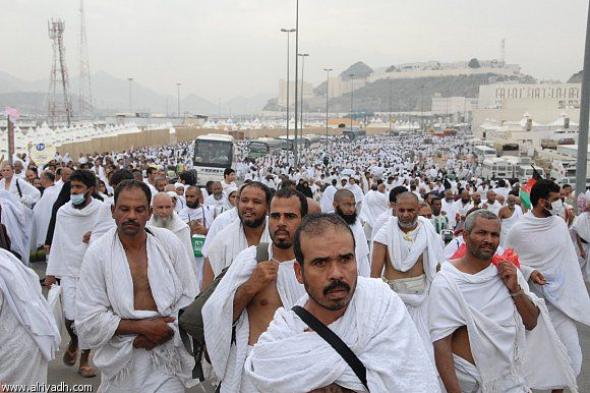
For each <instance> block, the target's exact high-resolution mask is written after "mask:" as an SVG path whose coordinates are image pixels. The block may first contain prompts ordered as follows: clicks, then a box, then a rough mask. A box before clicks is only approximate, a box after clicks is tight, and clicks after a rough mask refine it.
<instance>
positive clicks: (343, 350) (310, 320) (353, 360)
mask: <svg viewBox="0 0 590 393" xmlns="http://www.w3.org/2000/svg"><path fill="white" fill-rule="evenodd" d="M292 310H293V312H295V314H297V316H298V317H299V318H301V320H302V321H303V322H305V324H306V325H307V326H309V327H310V328H311V329H312V330H313V331H314V332H316V333H317V334H318V335H319V336H320V337H321V338H323V339H324V340H325V341H326V342H327V343H328V344H330V346H331V347H332V348H334V350H335V351H336V352H338V354H339V355H340V356H342V359H344V361H345V362H346V363H347V364H348V365H349V366H350V368H351V369H352V371H354V373H355V374H356V376H357V377H358V379H359V380H360V381H361V383H362V384H363V386H364V387H365V389H367V392H370V390H369V385H368V384H367V369H366V368H365V365H364V364H363V362H361V361H360V360H359V358H358V357H357V356H356V355H355V354H354V352H352V350H351V349H350V348H349V347H348V345H346V344H345V343H344V341H342V339H341V338H340V337H338V335H337V334H336V333H334V332H333V331H332V330H330V328H329V327H327V326H326V325H324V324H323V323H322V322H321V321H320V320H318V319H317V318H316V317H314V316H313V315H312V314H311V313H309V312H308V311H307V310H306V309H304V308H303V307H301V306H295V307H293V308H292Z"/></svg>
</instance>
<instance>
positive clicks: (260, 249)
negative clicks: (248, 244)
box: [256, 242, 269, 263]
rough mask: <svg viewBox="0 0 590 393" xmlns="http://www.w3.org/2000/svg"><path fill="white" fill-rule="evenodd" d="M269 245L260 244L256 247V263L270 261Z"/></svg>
mask: <svg viewBox="0 0 590 393" xmlns="http://www.w3.org/2000/svg"><path fill="white" fill-rule="evenodd" d="M268 245H269V243H264V242H263V243H260V244H258V245H257V246H256V263H260V262H264V261H268V258H269V255H268Z"/></svg>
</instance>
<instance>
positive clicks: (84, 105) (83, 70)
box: [78, 0, 94, 117]
mask: <svg viewBox="0 0 590 393" xmlns="http://www.w3.org/2000/svg"><path fill="white" fill-rule="evenodd" d="M79 82H80V85H79V92H78V98H79V100H80V101H79V106H80V109H79V111H80V117H92V116H93V114H94V113H93V111H94V107H93V105H92V84H91V81H90V61H89V59H88V42H87V40H86V16H85V13H84V0H80V81H79Z"/></svg>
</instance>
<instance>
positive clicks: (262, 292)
mask: <svg viewBox="0 0 590 393" xmlns="http://www.w3.org/2000/svg"><path fill="white" fill-rule="evenodd" d="M247 190H248V189H247V188H246V189H243V190H242V192H241V193H240V196H242V195H243V194H244V193H245V192H247ZM241 206H242V203H241V202H240V207H241ZM306 214H307V200H306V198H305V196H304V195H303V194H301V193H300V192H298V191H294V190H291V189H290V188H288V187H285V188H282V189H280V190H279V191H277V193H276V194H275V195H274V197H273V199H272V202H271V204H270V209H269V220H268V221H269V222H268V226H269V231H270V237H271V239H272V245H269V246H268V253H269V258H270V260H269V261H261V262H258V263H257V260H256V256H257V251H258V250H257V247H255V246H252V247H249V248H247V249H246V250H244V251H242V252H241V253H240V254H239V255H238V256H237V257H236V259H235V260H234V262H233V263H232V265H231V266H230V267H229V269H228V270H227V273H226V274H225V276H224V277H223V279H222V280H221V282H220V283H219V285H218V286H217V288H216V289H215V292H213V294H212V295H211V297H210V298H209V299H208V300H207V303H206V304H205V306H204V307H203V322H204V327H205V342H206V344H207V351H208V353H209V356H210V358H211V364H212V366H213V370H214V371H215V374H216V375H217V377H218V378H219V379H220V380H221V389H220V391H221V392H222V393H236V392H244V393H250V392H253V391H255V390H254V389H253V387H252V386H251V385H250V384H249V383H248V381H247V380H245V379H244V378H243V369H244V361H245V360H246V356H247V355H248V352H249V348H250V347H251V346H252V345H254V344H256V342H257V341H258V337H259V336H260V335H261V334H262V333H263V332H264V331H266V329H267V328H268V324H269V323H270V321H271V320H272V318H273V315H274V313H275V311H276V310H277V309H278V308H280V307H287V308H290V307H292V306H293V305H294V304H295V302H296V301H297V300H298V299H299V298H300V297H301V296H302V295H303V294H304V293H305V291H304V288H303V286H302V285H301V284H299V283H298V282H297V280H296V278H295V273H294V269H293V265H294V263H295V255H294V251H293V236H294V234H295V231H296V229H297V227H298V226H299V224H300V223H301V220H302V218H303V217H304V216H305V215H306ZM261 246H265V245H261ZM232 327H234V328H233V329H232Z"/></svg>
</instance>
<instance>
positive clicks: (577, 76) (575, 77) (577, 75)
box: [567, 70, 584, 83]
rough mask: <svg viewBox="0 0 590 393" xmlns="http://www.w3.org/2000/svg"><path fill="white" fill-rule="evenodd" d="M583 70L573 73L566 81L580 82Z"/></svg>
mask: <svg viewBox="0 0 590 393" xmlns="http://www.w3.org/2000/svg"><path fill="white" fill-rule="evenodd" d="M583 72H584V71H583V70H582V71H578V72H576V73H575V74H574V75H572V76H571V77H570V78H569V79H568V80H567V83H582V73H583Z"/></svg>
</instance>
